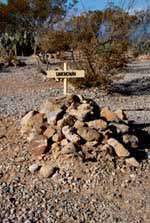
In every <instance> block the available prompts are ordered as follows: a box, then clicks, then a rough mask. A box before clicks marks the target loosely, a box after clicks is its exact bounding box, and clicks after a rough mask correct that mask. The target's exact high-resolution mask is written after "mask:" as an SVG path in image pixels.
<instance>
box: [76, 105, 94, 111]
mask: <svg viewBox="0 0 150 223" xmlns="http://www.w3.org/2000/svg"><path fill="white" fill-rule="evenodd" d="M77 109H78V111H91V110H92V109H91V106H90V104H88V103H85V104H80V105H79V106H78V108H77Z"/></svg>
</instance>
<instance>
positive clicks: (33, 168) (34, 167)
mask: <svg viewBox="0 0 150 223" xmlns="http://www.w3.org/2000/svg"><path fill="white" fill-rule="evenodd" d="M39 168H40V166H39V165H38V164H37V163H34V164H32V165H31V166H29V171H30V172H31V173H32V174H33V173H35V172H36V171H37V170H38V169H39Z"/></svg>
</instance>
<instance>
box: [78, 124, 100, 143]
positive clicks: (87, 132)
mask: <svg viewBox="0 0 150 223" xmlns="http://www.w3.org/2000/svg"><path fill="white" fill-rule="evenodd" d="M77 133H78V134H79V135H80V136H81V137H82V138H83V139H84V140H86V141H88V142H89V141H100V140H102V135H101V134H100V133H98V132H97V131H96V130H95V129H92V128H89V127H81V128H79V129H78V130H77Z"/></svg>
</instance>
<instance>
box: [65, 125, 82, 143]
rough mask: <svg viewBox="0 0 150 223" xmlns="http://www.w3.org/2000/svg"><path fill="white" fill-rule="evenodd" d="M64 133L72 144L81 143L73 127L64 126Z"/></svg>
mask: <svg viewBox="0 0 150 223" xmlns="http://www.w3.org/2000/svg"><path fill="white" fill-rule="evenodd" d="M62 133H63V134H64V136H65V137H66V139H67V140H69V141H70V142H72V143H75V144H76V143H79V141H80V139H81V138H80V137H79V136H78V135H77V134H76V133H75V129H74V128H73V127H69V126H68V125H67V126H64V127H63V128H62Z"/></svg>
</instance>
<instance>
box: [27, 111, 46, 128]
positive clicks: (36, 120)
mask: <svg viewBox="0 0 150 223" xmlns="http://www.w3.org/2000/svg"><path fill="white" fill-rule="evenodd" d="M43 118H44V115H43V114H40V113H36V114H35V115H33V116H32V117H30V118H29V120H28V126H29V127H31V128H34V129H39V128H41V127H42V125H43Z"/></svg>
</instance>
